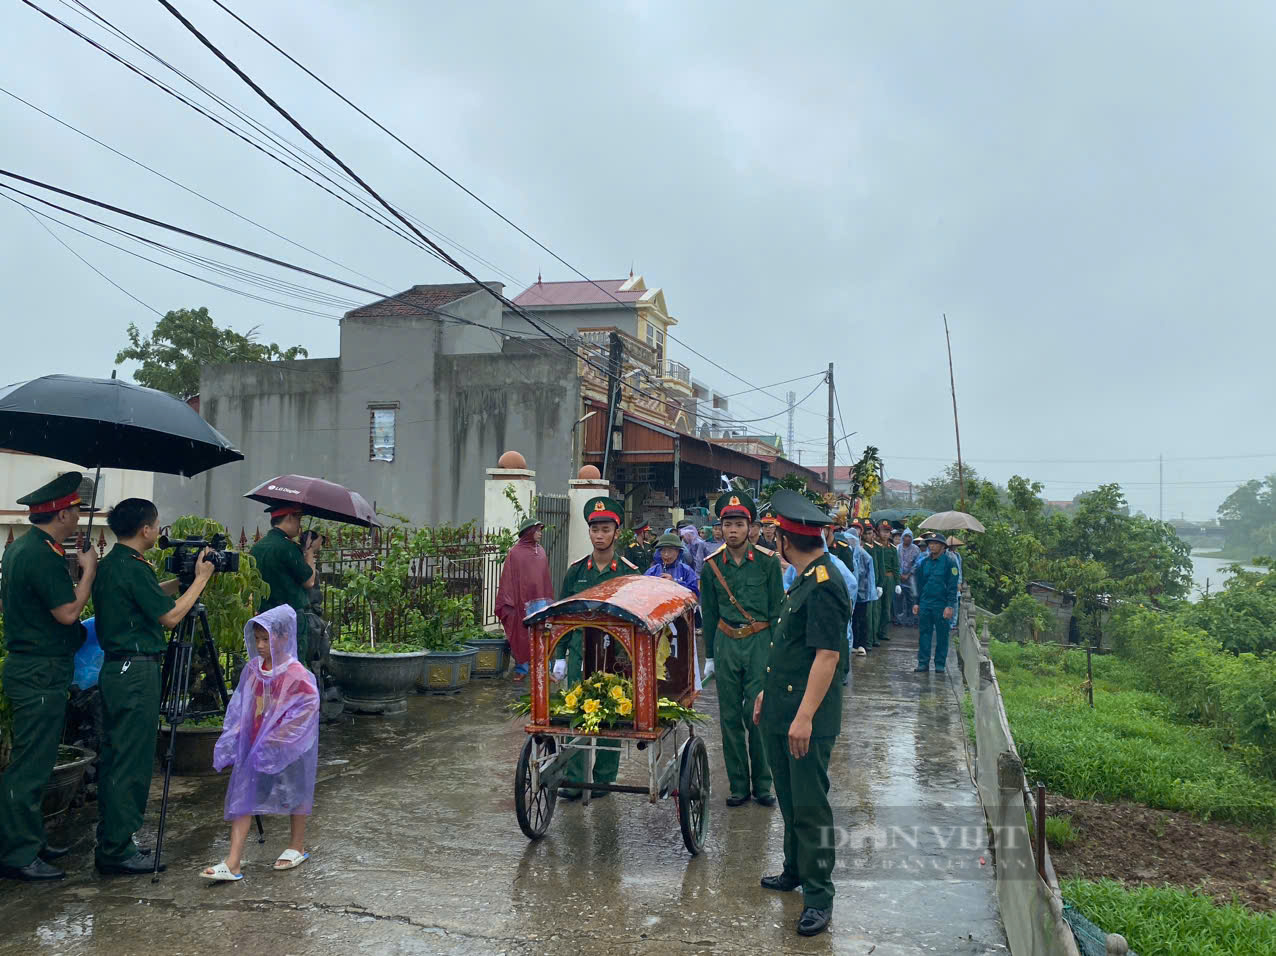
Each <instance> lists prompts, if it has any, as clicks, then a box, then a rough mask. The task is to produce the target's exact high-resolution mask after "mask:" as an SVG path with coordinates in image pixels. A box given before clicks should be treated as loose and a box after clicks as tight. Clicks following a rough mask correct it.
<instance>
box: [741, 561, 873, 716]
mask: <svg viewBox="0 0 1276 956" xmlns="http://www.w3.org/2000/svg"><path fill="white" fill-rule="evenodd" d="M850 616H851V599H850V595H849V594H847V593H846V582H845V581H843V580H842V573H841V572H840V571H838V570H837V568H835V567H833V564H832V562H831V561H830V560H829V557H828V554H827V553H824V554H821V555H820V556H819V557H818V558H816V559H815V560H814V561H812V562H811V564H810V565H809V566H808V567H807V568H806V570H805V571H803V572H802V574H801V575H799V576H798V578H797V580H796V581H794V582H793V585H792V587H790V588H789V593H788V594H787V595H786V596H785V598H784V605H783V607H782V608H781V611H780V620H779V622H778V623H777V624H776V626H775V628H774V629H773V630H772V632H771V633H772V642H771V643H772V647H771V653H770V656H769V658H768V660H767V673H766V684H765V690H764V694H763V698H762V732H763V733H764V734H787V733H788V731H789V725H790V724H792V723H793V718H794V717H796V716H797V712H798V707H799V706H800V705H801V703H802V697H803V695H804V694H805V693H806V682H807V678H809V677H810V674H811V665H812V664H814V663H815V653H816V651H821V650H826V651H837V652H838V653H839V655H840V661H839V663H838V669H837V672H836V673H835V674H834V677H833V680H832V681H831V682H830V683H829V688H828V691H827V692H826V693H825V695H824V700H823V701H821V703H820V706H819V707H818V708H816V711H815V715H814V717H812V718H811V736H812V737H836V736H837V734H838V732H839V731H840V730H841V727H842V687H841V681H840V677H841V675H842V674H843V673H845V670H846V667H847V665H848V663H849V662H848V660H847V647H846V625H847V622H848V621H849V620H850Z"/></svg>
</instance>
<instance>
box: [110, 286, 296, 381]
mask: <svg viewBox="0 0 1276 956" xmlns="http://www.w3.org/2000/svg"><path fill="white" fill-rule="evenodd" d="M256 337H257V329H256V328H255V327H254V328H251V329H249V330H248V332H247V334H241V333H239V332H236V331H235V330H234V329H232V328H219V327H218V326H217V325H216V324H215V323H214V322H213V319H212V317H211V316H210V315H209V314H208V309H207V308H198V309H174V310H173V311H172V312H168V313H167V314H165V316H164V317H163V318H162V319H160V320H159V321H158V322H156V323H155V328H154V329H152V330H151V334H150V335H149V336H147V337H143V336H142V333H141V331H140V330H139V329H138V327H137V326H136V325H135V324H133V323H129V327H128V340H129V344H128V345H127V346H126V347H125V348H123V349H120V351H119V352H118V353H116V356H115V364H116V365H122V364H123V363H124V362H139V363H141V365H140V367H139V368H138V369H136V370H135V371H134V372H133V381H135V382H137V383H138V384H139V385H145V386H147V387H148V388H157V389H159V390H160V391H162V392H168V393H169V394H170V395H176V396H177V397H178V398H180V399H182V400H183V401H185V400H186V399H189V398H192V397H193V396H195V395H198V394H199V372H200V368H201V367H202V366H204V365H219V364H222V363H226V362H271V361H281V360H282V361H290V360H292V359H297V358H306V357H307V356H308V355H309V354H310V353H309V352H307V351H306V350H305V348H303V347H302V346H300V345H294V346H292V347H291V348H286V349H281V348H280V347H279V346H278V345H276V344H275V343H274V342H271V343H270V344H268V345H267V344H263V343H261V342H258V341H256Z"/></svg>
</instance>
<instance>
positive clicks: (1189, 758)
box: [989, 641, 1276, 952]
mask: <svg viewBox="0 0 1276 956" xmlns="http://www.w3.org/2000/svg"><path fill="white" fill-rule="evenodd" d="M989 656H990V657H991V658H992V660H993V663H994V664H995V665H996V668H997V677H998V682H999V683H1000V685H1001V694H1002V699H1003V700H1004V702H1005V706H1006V716H1007V717H1008V718H1009V720H1010V727H1011V731H1012V733H1013V734H1014V738H1015V746H1016V747H1017V748H1018V750H1019V755H1020V756H1021V757H1022V758H1023V761H1024V765H1025V768H1026V772H1027V774H1028V779H1029V781H1030V782H1035V781H1038V780H1040V781H1042V782H1043V783H1045V785H1046V786H1047V788H1049V789H1050V790H1052V791H1055V792H1058V793H1062V794H1064V795H1065V796H1070V797H1075V798H1078V799H1083V800H1106V801H1116V800H1130V801H1134V802H1136V803H1141V804H1144V805H1146V806H1149V807H1155V808H1158V809H1166V810H1183V811H1186V812H1189V813H1192V814H1194V815H1196V816H1198V817H1200V818H1201V819H1207V820H1208V819H1214V820H1231V821H1236V822H1242V823H1250V824H1260V825H1271V824H1273V823H1276V783H1273V781H1271V780H1268V779H1266V778H1258V777H1255V776H1253V775H1251V774H1250V773H1249V772H1248V771H1247V770H1246V769H1245V767H1244V766H1243V765H1242V763H1241V762H1240V760H1238V759H1236V758H1234V757H1232V756H1231V755H1230V754H1229V753H1228V752H1227V751H1225V750H1224V749H1223V748H1222V747H1221V746H1220V744H1219V742H1218V738H1217V736H1216V734H1215V733H1214V732H1213V731H1210V730H1208V729H1205V728H1201V727H1196V726H1190V725H1186V724H1183V723H1179V722H1176V721H1175V720H1174V719H1173V718H1172V717H1171V708H1170V704H1169V702H1168V701H1167V700H1165V698H1163V697H1161V696H1159V695H1157V694H1152V693H1147V692H1144V691H1139V690H1133V689H1131V688H1134V687H1137V686H1138V683H1139V680H1138V675H1137V673H1136V672H1134V671H1133V669H1132V668H1131V667H1130V666H1129V665H1128V664H1126V663H1125V662H1123V661H1120V660H1117V659H1116V658H1113V657H1111V656H1102V657H1098V656H1096V657H1095V658H1094V678H1095V679H1094V709H1093V710H1091V709H1090V707H1089V706H1088V704H1087V702H1086V695H1085V654H1084V653H1083V652H1078V651H1065V650H1064V649H1062V648H1059V647H1057V646H1043V645H1024V646H1021V645H1018V644H1005V643H1001V642H999V641H993V642H992V643H991V644H990V646H989ZM1273 952H1276V950H1273Z"/></svg>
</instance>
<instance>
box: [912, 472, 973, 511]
mask: <svg viewBox="0 0 1276 956" xmlns="http://www.w3.org/2000/svg"><path fill="white" fill-rule="evenodd" d="M963 473H964V474H965V476H966V508H967V510H968V511H969V509H970V505H971V503H972V502H973V501H974V500H975V498H976V496H977V494H978V487H979V483H980V481H981V479H980V477H979V473H978V472H977V471H975V469H974V468H972V467H970V465H968V464H965V463H963V464H962V467H961V469H960V470H958V468H957V463H956V462H953V463H952V464H951V465H949V466H948V467H947V468H945V469H944V471H943V473H942V474H939V475H936V476H935V477H934V478H932V479H931V480H930V481H928V482H926V483H925V484H924V485H920V486H919V487H918V488H917V489H916V492H915V495H914V497H915V499H916V503H917V504H919V505H921V507H923V508H929V509H930V510H931V511H957V510H958V509H959V504H960V502H961V476H962V474H963Z"/></svg>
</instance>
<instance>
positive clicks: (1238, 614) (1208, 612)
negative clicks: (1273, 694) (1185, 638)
mask: <svg viewBox="0 0 1276 956" xmlns="http://www.w3.org/2000/svg"><path fill="white" fill-rule="evenodd" d="M1260 560H1261V561H1263V562H1264V563H1269V562H1268V559H1260ZM1230 570H1231V571H1232V572H1233V576H1232V577H1231V578H1229V579H1228V581H1227V583H1226V584H1225V585H1224V588H1223V590H1222V591H1216V592H1214V593H1213V594H1211V595H1209V596H1208V597H1202V598H1201V600H1200V601H1198V602H1196V603H1195V604H1185V605H1183V606H1182V607H1180V608H1178V609H1177V611H1176V617H1177V619H1178V621H1179V623H1181V624H1183V625H1184V626H1185V627H1189V628H1199V629H1200V630H1203V631H1205V632H1207V633H1208V634H1210V635H1211V636H1212V637H1215V638H1217V639H1218V640H1219V641H1220V642H1221V643H1222V645H1223V648H1224V649H1225V650H1228V651H1231V652H1232V653H1234V654H1241V653H1245V652H1248V653H1251V654H1264V653H1268V652H1271V651H1276V571H1272V570H1270V569H1264V570H1262V571H1246V570H1244V569H1242V568H1240V567H1238V566H1236V565H1233V566H1232V567H1231V568H1230Z"/></svg>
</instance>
